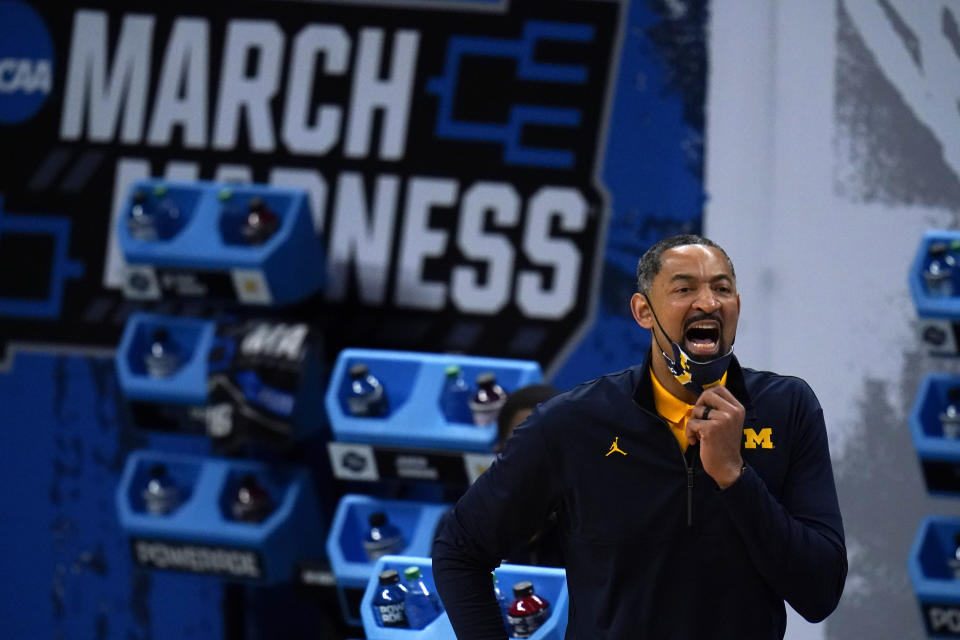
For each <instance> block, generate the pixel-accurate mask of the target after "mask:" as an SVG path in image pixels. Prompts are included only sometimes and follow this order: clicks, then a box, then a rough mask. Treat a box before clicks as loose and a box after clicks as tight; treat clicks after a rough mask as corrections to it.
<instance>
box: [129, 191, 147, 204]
mask: <svg viewBox="0 0 960 640" xmlns="http://www.w3.org/2000/svg"><path fill="white" fill-rule="evenodd" d="M132 199H133V203H134V204H143V203H144V202H146V201H147V192H146V191H144V190H143V189H137V190H136V191H134V192H133V198H132Z"/></svg>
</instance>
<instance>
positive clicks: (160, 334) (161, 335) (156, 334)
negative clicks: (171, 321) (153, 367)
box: [153, 327, 170, 342]
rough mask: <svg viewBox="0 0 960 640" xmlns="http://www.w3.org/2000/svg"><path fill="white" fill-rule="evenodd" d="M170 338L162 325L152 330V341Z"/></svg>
mask: <svg viewBox="0 0 960 640" xmlns="http://www.w3.org/2000/svg"><path fill="white" fill-rule="evenodd" d="M169 339H170V332H169V331H167V330H166V329H164V328H163V327H157V328H156V329H154V330H153V341H154V342H166V341H167V340H169Z"/></svg>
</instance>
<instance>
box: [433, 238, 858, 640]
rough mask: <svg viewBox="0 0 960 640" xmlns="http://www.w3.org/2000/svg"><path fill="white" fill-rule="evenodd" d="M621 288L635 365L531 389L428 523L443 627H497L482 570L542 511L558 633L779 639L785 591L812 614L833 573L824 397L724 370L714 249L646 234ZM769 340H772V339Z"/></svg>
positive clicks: (837, 523) (731, 291) (724, 267)
mask: <svg viewBox="0 0 960 640" xmlns="http://www.w3.org/2000/svg"><path fill="white" fill-rule="evenodd" d="M637 279H638V289H639V292H638V293H636V294H634V295H633V297H632V298H631V300H630V308H631V311H632V312H633V316H634V318H635V319H636V321H637V323H638V324H640V326H642V327H643V328H645V329H648V330H650V331H651V333H652V338H653V339H652V345H651V351H650V352H649V353H648V355H647V357H646V360H645V361H644V363H643V364H641V365H640V366H637V367H632V368H630V369H627V370H625V371H621V372H618V373H613V374H609V375H606V376H602V377H600V378H597V379H596V380H593V381H590V382H586V383H584V384H581V385H580V386H578V387H576V388H574V389H572V390H571V391H569V392H567V393H563V394H560V395H558V396H555V397H554V398H552V399H551V400H549V401H547V402H546V403H544V404H542V405H541V406H540V407H539V408H538V409H537V410H536V411H535V412H534V413H533V414H532V415H531V417H530V418H529V419H528V420H527V421H526V422H525V423H524V424H523V425H521V426H520V427H519V428H518V429H517V430H516V432H515V433H514V436H513V438H512V439H511V441H510V443H509V444H508V446H507V449H506V451H505V452H504V453H503V454H502V455H501V456H500V457H499V458H498V460H497V461H496V462H495V463H494V464H493V465H492V466H491V468H490V469H489V470H488V471H487V472H486V473H484V474H483V475H482V476H480V478H479V479H478V480H477V482H476V483H474V485H473V486H472V487H471V488H470V489H469V490H468V491H467V493H466V494H465V495H464V496H463V498H462V499H461V500H460V501H459V502H458V503H457V505H456V507H455V508H454V510H453V512H452V513H451V514H450V517H448V518H446V519H445V521H444V524H443V526H442V528H441V529H440V530H439V531H438V533H437V540H436V543H435V545H434V561H433V568H434V576H435V578H436V582H437V588H438V591H439V593H440V596H441V599H442V600H443V603H444V606H445V608H446V610H447V613H448V614H449V616H450V620H451V622H452V624H453V627H454V630H455V631H456V633H457V636H458V637H459V638H461V639H463V640H466V639H469V640H482V639H487V638H491V639H493V638H496V639H498V640H502V639H503V638H504V637H505V636H504V630H503V624H502V622H501V620H500V617H499V612H498V609H497V603H496V601H495V599H494V596H493V593H492V590H491V587H490V576H489V572H490V571H491V570H492V569H493V568H494V567H496V566H497V565H498V564H499V560H500V558H502V557H503V556H504V555H505V551H506V550H507V549H509V548H511V547H512V546H513V545H514V544H515V543H516V541H517V540H524V539H527V538H528V537H529V536H530V534H531V533H532V532H534V531H536V530H537V528H538V527H539V526H540V525H541V524H542V522H543V520H544V518H545V517H547V515H548V514H550V513H551V512H552V511H554V510H556V511H558V513H559V518H560V527H561V531H562V535H563V539H564V549H563V553H564V560H565V564H566V570H567V586H568V589H569V594H570V605H569V615H568V623H567V638H576V639H578V640H584V639H588V638H624V639H631V640H632V639H638V638H639V639H641V640H643V639H649V640H664V639H672V638H676V639H685V640H707V639H710V638H719V639H726V638H736V639H738V640H741V639H742V640H761V639H762V640H766V639H776V638H782V637H783V635H784V632H785V629H786V614H785V609H784V604H783V603H784V601H787V602H789V603H790V604H791V605H792V606H793V607H794V608H795V609H796V610H797V611H798V612H799V613H800V614H801V615H802V616H804V617H805V618H807V619H808V620H811V621H819V620H822V619H824V618H825V617H826V616H827V615H829V614H830V613H831V612H832V611H833V609H834V608H835V607H836V605H837V602H838V601H839V599H840V594H841V593H842V591H843V585H844V581H845V580H846V573H847V563H846V549H845V547H844V538H843V525H842V522H841V518H840V511H839V507H838V504H837V496H836V488H835V486H834V482H833V472H832V469H831V464H830V454H829V450H828V446H827V436H826V429H825V426H824V422H823V412H822V410H821V409H820V405H819V403H818V402H817V399H816V397H815V396H814V394H813V392H812V391H811V389H810V388H809V386H807V384H806V383H805V382H804V381H803V380H800V379H799V378H793V377H785V376H779V375H776V374H773V373H770V372H760V371H754V370H751V369H746V368H741V366H740V365H739V363H738V362H737V360H736V359H735V358H734V357H733V353H732V349H733V342H734V338H735V336H736V330H737V320H738V318H739V315H740V296H739V294H738V293H737V289H736V275H735V273H734V269H733V264H732V263H731V262H730V259H729V257H728V256H727V254H726V252H724V251H723V249H721V248H720V247H719V246H717V245H716V244H715V243H713V242H711V241H710V240H707V239H706V238H702V237H699V236H677V237H673V238H668V239H666V240H663V241H661V242H659V243H657V244H656V245H655V246H653V247H652V248H651V249H650V250H649V251H648V252H647V253H646V254H645V255H644V256H643V258H641V260H640V263H639V266H638V268H637ZM784 339H789V337H788V336H785V337H784Z"/></svg>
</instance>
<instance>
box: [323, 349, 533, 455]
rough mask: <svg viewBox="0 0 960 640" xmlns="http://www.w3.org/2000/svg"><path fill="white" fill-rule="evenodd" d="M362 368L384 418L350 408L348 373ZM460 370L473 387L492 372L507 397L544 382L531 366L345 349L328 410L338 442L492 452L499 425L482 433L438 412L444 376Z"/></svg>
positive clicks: (335, 373)
mask: <svg viewBox="0 0 960 640" xmlns="http://www.w3.org/2000/svg"><path fill="white" fill-rule="evenodd" d="M359 363H363V364H366V365H367V366H368V367H369V370H370V373H371V374H372V375H373V376H375V377H376V378H377V379H379V380H380V382H381V383H382V384H383V386H384V389H385V390H386V393H387V398H388V403H389V412H388V413H387V414H386V415H385V416H383V417H375V418H374V417H356V416H354V415H352V414H351V413H350V410H349V407H348V406H347V400H346V398H347V390H348V389H349V385H350V375H349V370H350V367H351V366H353V365H354V364H359ZM453 364H456V365H459V366H460V367H461V370H462V371H463V376H464V379H465V380H466V381H467V382H468V383H472V382H473V380H474V379H475V378H476V376H477V375H478V374H480V373H483V372H486V371H491V372H493V373H494V374H496V377H497V382H498V383H499V384H500V385H501V386H502V387H503V388H504V389H505V390H506V391H507V393H508V394H509V393H510V392H511V391H513V390H515V389H518V388H520V387H524V386H526V385H529V384H535V383H538V382H540V381H541V379H542V373H541V370H540V365H539V364H538V363H536V362H533V361H528V360H510V359H501V358H485V357H477V356H464V355H448V354H435V353H416V352H410V351H385V350H375V349H344V350H343V351H341V352H340V354H339V356H338V357H337V362H336V365H335V366H334V368H333V372H332V374H331V377H330V385H329V386H328V387H327V393H326V397H325V404H326V409H327V415H328V416H329V418H330V424H331V426H332V428H333V434H334V438H335V439H336V440H338V441H341V442H357V443H365V444H379V445H387V446H406V447H419V448H426V449H446V450H454V451H475V452H489V451H492V450H493V446H494V444H496V440H497V426H496V424H495V423H494V424H490V425H485V426H482V427H478V426H475V425H472V424H467V423H463V422H450V421H448V420H447V419H446V418H445V417H444V414H443V411H442V410H441V406H440V400H441V395H442V391H443V388H444V382H445V379H446V376H445V372H446V368H447V367H448V366H449V365H453Z"/></svg>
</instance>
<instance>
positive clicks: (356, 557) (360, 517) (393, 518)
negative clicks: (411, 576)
mask: <svg viewBox="0 0 960 640" xmlns="http://www.w3.org/2000/svg"><path fill="white" fill-rule="evenodd" d="M449 508H450V505H448V504H438V503H431V502H414V501H409V500H381V499H378V498H373V497H371V496H365V495H357V494H348V495H345V496H343V497H342V498H341V499H340V502H339V503H338V504H337V510H336V513H335V514H334V516H333V522H332V524H331V525H330V534H329V535H328V536H327V557H328V558H329V559H330V568H331V569H332V570H333V575H334V577H335V579H336V581H337V589H338V591H339V596H340V601H341V607H342V608H343V616H344V619H346V620H347V621H348V622H349V623H350V624H354V625H359V624H361V622H360V617H359V612H358V611H356V610H355V608H356V607H355V606H353V607H351V606H350V602H351V599H350V598H348V597H347V595H346V591H347V590H351V589H352V590H358V591H361V592H362V591H363V590H364V589H365V588H366V586H367V582H368V581H369V580H370V575H371V573H372V572H373V566H374V562H373V561H371V560H369V559H368V558H367V555H366V552H365V551H364V548H363V538H364V536H365V535H366V532H367V530H368V529H369V526H370V525H369V523H368V520H369V518H370V515H371V514H372V513H374V512H377V511H382V512H384V513H385V514H386V515H387V518H388V519H389V521H390V522H391V523H392V524H394V525H395V526H396V527H397V528H398V529H400V532H401V534H402V535H403V539H404V541H405V543H406V544H405V545H404V547H403V549H402V550H401V551H400V552H399V553H402V554H403V555H411V556H421V557H426V556H429V555H430V548H431V546H432V544H433V534H434V532H435V530H436V528H437V523H438V522H439V520H440V517H441V516H442V515H443V514H444V512H446V511H447V510H448V509H449Z"/></svg>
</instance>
